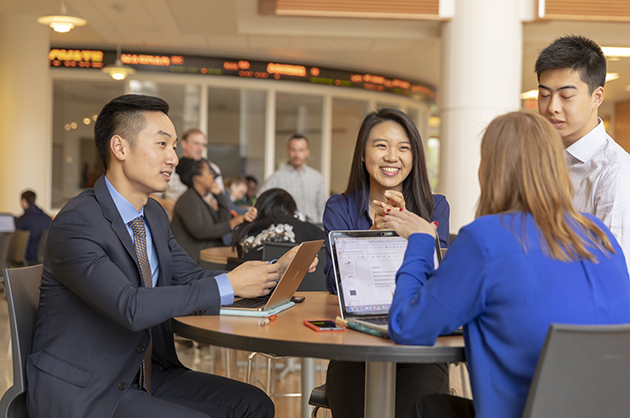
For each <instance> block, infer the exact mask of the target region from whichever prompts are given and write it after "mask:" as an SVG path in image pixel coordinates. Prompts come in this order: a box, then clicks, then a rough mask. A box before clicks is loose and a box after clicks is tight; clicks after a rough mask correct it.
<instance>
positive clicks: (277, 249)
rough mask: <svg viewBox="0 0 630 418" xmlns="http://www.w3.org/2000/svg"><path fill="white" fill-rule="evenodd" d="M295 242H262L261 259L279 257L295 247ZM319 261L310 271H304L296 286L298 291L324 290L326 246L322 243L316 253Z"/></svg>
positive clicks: (266, 259)
mask: <svg viewBox="0 0 630 418" xmlns="http://www.w3.org/2000/svg"><path fill="white" fill-rule="evenodd" d="M296 245H297V244H293V243H288V242H263V254H262V259H263V261H270V260H274V259H277V258H280V257H282V256H283V255H284V253H286V252H287V251H289V250H290V249H291V248H293V247H295V246H296ZM317 257H318V258H319V263H317V268H316V269H315V271H314V272H312V273H306V276H304V279H303V280H302V283H300V286H299V287H298V289H297V291H298V292H319V291H323V292H325V291H326V275H325V274H324V266H325V265H326V246H325V245H322V248H321V249H320V250H319V252H318V253H317Z"/></svg>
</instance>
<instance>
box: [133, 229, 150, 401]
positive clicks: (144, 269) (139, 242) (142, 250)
mask: <svg viewBox="0 0 630 418" xmlns="http://www.w3.org/2000/svg"><path fill="white" fill-rule="evenodd" d="M129 226H131V230H132V231H133V243H134V246H135V247H136V255H137V256H138V261H139V262H140V272H141V273H142V282H143V284H144V287H153V279H152V278H151V266H150V264H149V257H148V256H147V233H146V231H145V229H144V220H143V219H142V217H137V218H136V219H134V220H133V221H131V222H129ZM152 356H153V334H152V333H151V329H149V346H148V347H147V349H146V351H145V353H144V361H143V362H142V367H141V368H140V382H139V383H140V387H142V388H143V389H144V390H146V391H147V393H148V394H149V396H150V395H151V360H152Z"/></svg>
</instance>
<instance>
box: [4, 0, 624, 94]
mask: <svg viewBox="0 0 630 418" xmlns="http://www.w3.org/2000/svg"><path fill="white" fill-rule="evenodd" d="M118 4H122V5H123V6H124V10H123V11H122V12H118V11H116V8H115V7H114V6H115V5H118ZM59 5H60V0H1V1H0V13H28V14H32V15H33V16H34V17H37V16H40V15H44V14H56V13H58V12H59ZM66 5H67V7H68V12H69V14H74V15H78V16H80V17H83V18H85V19H87V21H88V25H87V26H85V27H80V28H76V29H74V30H72V31H71V32H70V33H67V34H56V33H54V32H52V30H51V36H50V38H51V44H52V45H54V46H78V47H92V48H108V49H114V48H115V45H116V41H117V39H118V35H117V32H118V30H119V31H120V39H121V41H122V44H123V50H125V49H131V50H134V51H138V52H141V51H155V52H165V53H183V54H195V55H209V56H219V57H235V58H249V59H276V60H284V61H287V62H294V61H297V62H305V63H313V64H318V65H321V66H330V67H338V68H347V69H361V70H369V71H372V72H381V73H385V74H391V75H395V76H399V77H406V78H412V79H417V80H421V81H424V82H427V83H430V84H433V85H435V86H436V87H437V88H438V97H439V85H440V48H441V40H440V32H441V23H439V22H423V21H404V20H372V19H342V18H309V17H279V16H272V15H260V14H259V13H258V1H257V0H66ZM570 33H574V34H581V35H584V36H587V37H591V38H593V39H594V40H595V41H597V42H598V43H600V44H601V45H602V46H630V23H592V22H587V23H582V22H580V23H576V22H552V23H526V24H525V25H524V31H523V39H524V45H523V86H522V88H523V91H526V90H530V89H533V88H535V87H536V84H537V83H536V77H535V74H534V73H533V66H534V61H535V59H536V56H537V54H538V53H539V51H540V50H541V49H542V48H544V47H545V46H546V45H547V44H549V43H550V42H551V41H552V40H553V39H554V38H556V37H558V36H561V35H565V34H570ZM489 47H491V46H489ZM609 72H618V73H620V78H619V79H618V80H615V81H612V82H610V83H608V84H607V86H606V99H607V101H609V102H616V101H622V100H628V99H630V91H626V89H625V87H626V86H628V85H630V58H621V60H619V61H615V62H610V61H609Z"/></svg>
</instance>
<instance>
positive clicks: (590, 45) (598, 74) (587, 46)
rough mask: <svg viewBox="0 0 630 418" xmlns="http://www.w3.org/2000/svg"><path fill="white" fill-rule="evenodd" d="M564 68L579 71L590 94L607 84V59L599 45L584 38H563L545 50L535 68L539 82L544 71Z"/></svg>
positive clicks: (574, 36) (573, 36) (575, 36)
mask: <svg viewBox="0 0 630 418" xmlns="http://www.w3.org/2000/svg"><path fill="white" fill-rule="evenodd" d="M563 68H570V69H571V70H573V71H577V72H578V73H579V74H580V79H581V80H582V81H583V82H584V83H586V84H587V85H588V88H589V93H593V90H595V89H596V88H597V87H600V86H601V87H604V83H605V82H606V57H604V53H603V52H602V49H601V48H600V47H599V45H597V43H595V42H594V41H592V40H591V39H588V38H585V37H584V36H579V35H569V36H563V37H561V38H558V39H556V40H555V41H553V43H551V45H549V46H548V47H547V48H545V49H543V50H542V52H541V53H540V55H539V56H538V59H537V60H536V66H535V71H536V75H537V76H538V81H540V75H541V74H542V72H543V71H546V70H559V69H563Z"/></svg>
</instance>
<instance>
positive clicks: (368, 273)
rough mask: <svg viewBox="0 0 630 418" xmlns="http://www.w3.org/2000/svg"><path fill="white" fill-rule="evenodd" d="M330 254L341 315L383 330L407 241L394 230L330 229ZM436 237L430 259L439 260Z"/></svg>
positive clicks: (436, 261)
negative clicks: (331, 255) (432, 256)
mask: <svg viewBox="0 0 630 418" xmlns="http://www.w3.org/2000/svg"><path fill="white" fill-rule="evenodd" d="M328 238H329V239H330V246H331V253H332V254H333V257H332V258H333V260H332V261H333V268H334V273H335V280H336V282H337V295H338V296H339V308H340V311H341V318H342V319H344V320H346V321H353V322H356V323H358V324H361V325H363V326H366V327H368V328H372V329H377V330H380V331H385V332H387V323H388V316H387V314H388V312H389V308H390V306H391V305H392V299H393V296H394V290H395V288H396V272H397V271H398V269H399V268H400V266H401V265H402V262H403V258H404V256H405V250H406V249H407V240H406V239H405V238H403V237H401V236H399V235H398V234H397V233H396V232H394V231H378V230H376V231H331V232H330V233H329V235H328ZM439 242H440V241H439V239H436V251H434V261H435V266H436V267H437V266H438V264H439V263H440V261H441V260H442V253H441V251H440V247H439Z"/></svg>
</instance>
